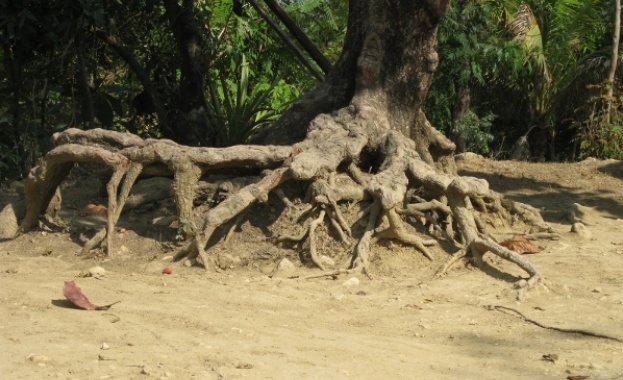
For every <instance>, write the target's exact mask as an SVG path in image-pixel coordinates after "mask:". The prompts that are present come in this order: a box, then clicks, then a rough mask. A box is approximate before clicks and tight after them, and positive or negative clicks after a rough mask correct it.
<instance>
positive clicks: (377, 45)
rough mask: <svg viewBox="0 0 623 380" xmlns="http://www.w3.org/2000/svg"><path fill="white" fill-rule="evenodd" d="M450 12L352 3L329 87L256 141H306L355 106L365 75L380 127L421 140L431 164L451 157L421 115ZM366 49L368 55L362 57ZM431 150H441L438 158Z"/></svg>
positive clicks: (444, 5)
mask: <svg viewBox="0 0 623 380" xmlns="http://www.w3.org/2000/svg"><path fill="white" fill-rule="evenodd" d="M448 9H449V0H427V1H426V0H420V1H399V2H392V3H391V4H390V3H389V2H388V1H382V0H375V1H356V0H351V1H350V3H349V22H348V32H347V34H346V39H345V43H344V49H343V51H342V55H341V56H340V58H339V60H338V61H337V63H336V64H335V65H334V66H333V69H332V70H331V71H330V72H329V74H328V76H327V78H326V79H325V81H324V82H323V83H321V84H320V85H319V86H317V87H316V88H315V89H314V90H313V91H311V92H310V93H308V94H306V95H304V96H303V97H302V98H301V99H299V100H298V101H297V102H296V103H295V104H294V106H293V107H292V108H291V109H290V110H289V111H287V112H286V113H285V114H284V115H283V116H282V117H281V119H279V120H278V121H277V122H276V123H275V125H274V126H273V127H272V128H270V129H269V130H268V131H266V132H265V133H263V134H262V135H260V136H258V138H257V139H256V140H259V141H263V142H264V143H267V144H292V143H294V142H296V141H300V140H302V139H303V138H304V137H305V134H306V132H307V127H308V125H309V123H310V121H311V120H312V119H313V118H314V117H315V116H316V115H318V114H321V113H331V112H333V111H335V110H337V109H340V108H342V107H344V106H346V105H348V104H349V103H351V100H352V98H353V96H354V94H355V88H356V86H357V83H356V77H357V76H359V78H361V79H362V80H373V81H374V83H370V86H368V87H369V88H368V89H367V90H366V94H365V97H366V99H367V100H366V102H365V103H366V106H367V107H372V108H374V109H376V110H377V111H378V113H379V115H382V116H381V117H379V119H380V120H379V122H380V123H383V124H384V126H386V127H387V128H389V129H392V130H395V131H399V132H401V133H403V134H404V135H405V136H409V137H412V138H413V139H415V140H416V141H418V143H420V144H418V145H419V146H418V153H420V154H421V155H423V156H424V157H423V158H424V159H425V161H427V162H429V163H431V162H432V156H437V157H441V156H445V155H447V154H449V153H451V151H453V150H454V145H453V144H451V143H450V142H449V141H448V140H447V139H443V138H441V137H440V136H439V135H436V134H435V133H434V131H432V130H431V126H430V123H428V121H427V120H426V116H425V115H424V113H423V112H422V111H421V106H422V103H423V101H424V98H425V97H426V94H427V92H428V89H429V87H430V84H431V81H432V75H433V73H434V72H435V70H436V69H437V65H438V63H439V56H438V54H437V49H436V48H437V28H438V23H439V20H440V18H441V17H442V16H444V15H445V13H446V12H447V11H448ZM364 46H365V47H366V52H365V53H364V54H362V49H363V48H364ZM359 60H363V61H365V64H364V66H366V67H367V69H366V72H358V69H357V64H358V61H359ZM366 78H367V79H366ZM431 144H432V145H431ZM430 149H433V150H436V151H437V152H436V153H435V154H433V155H431V154H430ZM427 151H428V152H427Z"/></svg>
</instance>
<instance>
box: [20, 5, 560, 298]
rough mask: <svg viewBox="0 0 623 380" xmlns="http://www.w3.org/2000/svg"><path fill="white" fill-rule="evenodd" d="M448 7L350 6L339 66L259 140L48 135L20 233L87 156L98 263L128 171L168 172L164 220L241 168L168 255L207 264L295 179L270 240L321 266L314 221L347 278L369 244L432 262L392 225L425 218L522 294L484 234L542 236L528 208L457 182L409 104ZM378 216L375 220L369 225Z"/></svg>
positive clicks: (442, 145) (439, 138)
mask: <svg viewBox="0 0 623 380" xmlns="http://www.w3.org/2000/svg"><path fill="white" fill-rule="evenodd" d="M448 8H449V1H448V0H417V1H414V0H402V1H397V2H394V3H392V5H391V6H390V5H388V4H387V3H386V2H384V1H381V0H374V1H372V0H371V1H366V2H362V1H356V0H352V1H351V2H350V10H349V22H348V31H347V35H346V40H345V43H344V49H343V52H342V55H341V56H340V59H339V60H338V62H337V63H336V64H335V65H334V67H333V69H332V70H331V72H330V73H329V74H328V76H327V78H326V80H325V81H324V82H323V83H321V84H320V85H318V86H317V87H316V88H315V89H314V90H312V91H311V92H309V93H308V94H306V95H304V96H303V97H301V99H300V100H299V101H297V102H296V103H295V104H294V105H293V107H292V108H291V109H290V110H288V111H287V112H286V113H285V114H284V115H283V116H282V118H281V119H280V120H278V121H277V122H276V123H275V125H274V126H273V127H272V128H270V129H269V130H268V132H267V133H266V134H264V135H263V138H264V140H265V142H267V143H268V144H272V145H238V146H233V147H229V148H192V147H184V146H180V145H178V144H176V143H174V142H172V141H169V140H143V139H141V138H139V137H137V136H134V135H129V134H121V133H117V132H112V131H104V130H99V129H94V130H90V131H80V130H75V129H70V130H67V131H64V132H61V133H58V134H56V135H55V136H54V143H55V146H56V148H54V149H53V150H52V151H50V152H49V153H48V155H47V156H46V158H45V160H44V161H43V163H42V164H41V165H40V166H39V167H37V168H36V169H35V170H33V171H32V173H31V175H30V176H29V179H28V182H27V185H26V189H25V194H26V201H27V215H26V217H25V218H24V220H23V221H22V228H23V230H28V229H29V228H32V227H33V226H34V225H35V224H36V222H37V220H38V216H39V214H40V213H41V212H42V211H43V210H45V208H46V206H47V204H48V202H49V200H50V199H51V197H52V195H53V194H54V191H55V190H56V188H57V186H58V185H59V183H60V181H61V180H62V179H63V178H64V177H65V176H66V175H67V173H68V172H69V171H70V170H71V168H72V166H73V164H74V163H75V162H77V161H83V160H88V161H94V162H99V163H103V164H105V165H107V166H109V167H111V168H112V170H113V174H112V176H111V179H110V181H109V183H108V185H107V191H108V223H107V227H106V229H104V230H102V231H100V232H99V233H98V234H97V235H96V236H95V237H93V238H92V239H91V241H90V242H89V243H87V245H86V247H85V248H86V249H90V248H92V247H94V246H95V245H97V244H100V243H101V242H102V241H103V240H104V239H105V238H106V240H107V249H108V253H109V254H111V255H112V254H114V235H115V234H114V233H113V231H114V225H115V223H116V222H117V220H118V218H119V215H120V213H121V209H122V207H123V205H124V203H125V201H126V199H127V196H128V194H129V192H130V188H131V186H132V184H133V183H134V181H135V180H136V178H137V177H138V175H139V174H140V173H141V172H149V173H152V174H153V173H163V174H165V173H169V174H170V173H172V174H173V175H174V193H175V200H176V207H177V217H178V220H179V221H180V222H182V223H184V221H188V220H190V219H192V207H193V203H192V201H193V196H194V190H195V187H196V185H197V181H198V179H199V178H200V177H201V175H203V174H206V173H213V172H215V171H223V170H229V171H232V170H236V171H238V172H241V171H246V172H247V173H249V172H251V173H254V174H256V175H258V177H256V179H255V180H254V181H253V182H252V183H251V184H244V185H243V186H242V187H241V188H240V189H239V190H238V191H234V190H233V188H234V186H233V185H232V186H230V190H231V191H230V192H229V194H228V196H227V197H226V198H225V199H224V200H223V201H222V202H221V203H219V204H218V205H217V206H216V207H214V208H211V209H209V210H208V211H207V212H206V213H205V214H204V215H203V216H202V220H201V226H200V227H199V228H197V229H195V230H193V231H191V232H192V234H191V238H190V241H189V242H188V243H187V244H186V245H185V246H184V247H183V248H182V249H181V250H180V251H179V252H178V253H177V254H176V259H181V258H184V257H191V258H195V257H199V258H200V261H201V262H202V263H203V265H204V266H205V267H206V268H208V267H209V266H210V262H211V261H210V256H209V254H208V252H206V247H207V244H208V241H209V240H210V238H211V237H212V236H213V233H214V232H215V230H216V229H218V228H220V227H221V226H222V225H223V224H224V223H226V222H227V221H229V220H232V219H234V218H236V217H237V216H239V215H241V214H243V213H244V212H245V211H246V210H247V209H248V208H249V207H250V206H251V205H253V204H254V203H256V202H263V201H266V200H267V199H268V196H269V193H272V194H274V195H276V196H278V198H279V199H281V201H282V202H283V203H284V204H285V205H287V206H288V208H296V206H295V205H294V204H293V203H292V202H291V201H290V200H289V199H287V198H286V196H285V195H284V193H283V192H281V191H279V190H280V185H283V184H284V183H285V182H298V183H300V184H302V185H305V186H307V195H306V197H305V199H304V200H303V202H304V203H305V206H304V208H303V209H301V210H299V211H300V212H301V213H314V214H313V215H316V217H315V218H314V220H313V221H312V222H311V223H310V224H309V225H308V226H307V228H306V232H305V233H304V234H302V235H301V236H290V237H288V236H285V237H282V240H306V239H307V240H308V241H309V246H310V252H309V255H310V257H311V260H312V261H313V262H314V263H315V264H316V265H317V266H318V267H320V268H322V269H324V267H323V264H322V263H321V262H320V261H319V259H318V257H317V254H316V248H315V244H316V243H315V229H316V227H317V225H318V224H319V223H323V222H324V221H325V219H327V220H328V221H329V223H330V225H331V226H332V227H333V228H334V229H335V230H336V232H337V233H338V236H339V237H340V239H341V240H342V241H343V242H344V243H345V244H351V241H352V240H353V239H354V240H356V243H352V249H353V251H352V253H353V254H352V262H351V266H350V269H349V270H352V271H355V270H363V271H366V270H367V269H368V264H369V262H368V255H369V252H370V246H371V244H373V243H374V242H376V241H378V240H380V239H395V240H399V241H402V242H404V243H406V244H410V245H413V246H415V247H416V249H417V250H418V251H420V252H421V253H422V254H424V255H425V256H427V257H429V258H432V256H431V254H430V252H429V249H428V248H427V246H430V245H434V244H436V243H437V241H436V240H435V239H430V238H427V237H422V236H421V235H419V234H417V233H415V232H413V230H412V229H411V228H410V227H409V226H408V225H407V224H406V223H405V221H404V220H403V219H402V216H403V215H414V216H418V217H422V218H427V220H428V222H427V224H428V225H429V226H430V228H431V229H432V230H434V231H435V234H433V237H435V238H436V239H440V240H444V241H446V242H447V243H448V244H452V245H454V246H456V247H457V248H458V253H457V254H455V256H454V257H453V258H454V259H456V258H457V257H461V256H465V255H473V257H474V260H476V262H478V263H481V258H482V255H483V254H484V253H485V252H487V251H491V252H493V253H494V254H496V255H498V256H500V257H502V258H505V259H507V260H510V261H512V262H514V263H516V264H517V265H519V266H520V267H521V268H523V269H524V270H525V271H527V272H528V274H529V278H528V279H527V281H526V280H522V285H523V286H524V287H526V288H527V287H529V286H531V285H533V284H534V283H535V282H536V281H538V279H539V277H540V274H539V272H538V271H537V270H536V269H535V268H534V267H533V266H532V265H531V264H530V263H529V262H528V261H527V260H525V259H524V258H523V257H521V256H520V255H519V254H517V253H516V252H513V251H510V250H509V249H506V248H504V247H503V246H501V245H500V244H499V243H497V242H496V241H495V240H494V239H493V238H492V237H491V235H490V233H491V231H490V228H491V226H500V225H508V224H509V223H511V221H512V220H513V219H517V220H521V221H524V222H525V223H528V224H531V225H534V226H536V227H537V228H538V229H539V230H540V231H542V230H548V227H547V225H546V224H545V223H544V222H543V219H542V218H541V216H540V215H539V213H538V212H537V211H536V210H535V209H533V208H531V207H530V206H527V205H524V204H521V203H518V202H513V201H510V200H506V199H502V197H501V196H500V195H499V194H497V193H495V192H493V191H491V190H490V189H489V188H488V184H487V182H486V181H484V180H479V179H476V178H470V177H460V176H457V174H456V170H455V167H454V159H453V156H452V153H453V151H454V145H453V144H452V143H451V142H450V141H449V140H448V139H447V138H445V137H444V136H443V135H441V134H440V133H439V132H438V131H437V130H436V129H435V128H434V127H433V126H432V125H431V124H430V123H429V122H428V120H427V118H426V115H425V114H424V112H423V111H422V109H421V106H422V103H423V101H424V99H425V97H426V94H427V91H428V88H429V86H430V83H431V80H432V75H433V72H434V71H435V69H436V68H437V65H438V62H439V57H438V54H437V51H436V45H437V28H438V25H439V22H440V20H441V18H442V17H443V16H444V15H445V14H446V12H447V11H448ZM343 202H356V203H362V204H363V205H364V206H365V207H364V210H365V211H364V213H363V214H364V218H367V223H366V224H367V226H366V228H365V230H364V231H362V233H361V234H358V235H355V236H353V232H352V229H351V225H350V223H349V222H348V221H347V220H346V219H345V218H344V217H343V215H342V211H341V208H340V203H343ZM383 219H386V220H387V223H386V225H382V224H381V221H382V220H383ZM379 225H381V226H382V227H383V228H380V227H379ZM187 226H188V227H192V225H190V224H188V225H187ZM377 228H379V229H380V230H379V231H377Z"/></svg>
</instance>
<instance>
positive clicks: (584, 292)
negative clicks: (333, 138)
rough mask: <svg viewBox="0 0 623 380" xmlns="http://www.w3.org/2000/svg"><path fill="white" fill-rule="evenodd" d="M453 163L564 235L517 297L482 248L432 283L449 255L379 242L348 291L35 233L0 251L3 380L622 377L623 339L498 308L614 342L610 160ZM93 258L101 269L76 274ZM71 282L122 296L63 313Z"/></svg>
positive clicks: (257, 242) (614, 223)
mask: <svg viewBox="0 0 623 380" xmlns="http://www.w3.org/2000/svg"><path fill="white" fill-rule="evenodd" d="M460 167H461V170H462V172H463V174H469V175H474V176H478V177H481V178H486V179H488V180H489V181H490V182H491V186H492V187H493V188H494V189H496V190H498V191H501V192H502V193H504V194H506V195H507V196H509V197H511V198H513V199H520V200H522V201H526V202H528V203H530V204H532V205H535V206H537V207H540V208H542V211H543V214H544V216H545V218H546V219H547V221H548V222H549V223H551V224H552V225H553V226H554V227H555V228H556V229H557V230H558V231H559V232H561V233H562V235H563V238H562V239H561V240H559V241H540V242H538V244H539V245H541V246H543V247H544V250H543V251H542V252H541V253H539V254H536V255H531V256H530V257H529V258H530V260H531V261H532V262H533V264H534V265H535V266H536V267H537V268H539V269H540V270H541V271H542V272H543V274H544V276H545V279H544V280H543V281H542V282H541V283H540V284H538V285H537V286H536V287H535V288H534V289H533V290H531V291H530V292H529V293H528V295H527V298H526V300H525V301H524V302H522V303H517V302H516V301H515V295H516V293H515V290H513V287H512V283H513V282H514V281H516V280H518V279H519V278H520V277H521V276H523V275H524V273H522V272H521V270H520V269H518V268H517V267H515V266H513V265H510V264H507V263H505V262H500V261H499V260H498V259H496V258H495V257H489V255H488V256H487V262H488V263H489V264H490V268H489V269H487V270H486V272H483V271H480V270H468V269H464V268H456V269H454V270H452V271H451V272H450V273H449V274H448V275H447V276H445V277H443V278H439V279H436V278H434V277H433V274H434V272H435V270H436V269H437V268H438V266H439V265H440V264H441V263H442V262H443V260H445V259H446V258H447V253H445V252H444V251H442V250H438V251H436V252H435V255H436V258H437V259H436V261H435V262H433V263H431V262H429V261H428V260H426V259H425V258H422V257H421V256H420V255H418V254H417V253H415V251H414V250H413V249H411V248H409V247H403V246H401V245H399V244H393V243H389V244H387V245H383V246H382V247H380V248H378V249H377V252H378V254H377V255H376V257H375V258H374V262H373V266H374V267H373V269H374V271H375V276H374V278H373V279H368V278H366V277H365V276H357V279H358V280H359V284H355V285H350V286H346V285H345V284H344V283H345V281H347V280H349V277H348V276H347V277H339V278H337V279H335V280H332V279H325V278H316V279H306V277H307V276H311V275H314V274H318V271H317V270H313V269H305V268H301V267H297V270H296V272H295V273H294V274H295V275H296V276H298V277H297V278H286V277H279V276H277V277H273V278H270V277H269V276H267V275H266V274H264V273H263V272H266V271H267V269H266V268H267V267H268V266H269V265H268V264H266V265H263V264H261V263H260V264H253V265H252V264H251V263H249V264H248V265H246V266H243V267H242V268H240V266H239V267H238V268H237V269H235V270H228V271H224V272H222V273H214V272H204V271H202V270H201V269H199V268H197V267H193V268H188V267H185V266H183V265H181V264H173V265H172V269H173V274H171V275H163V274H162V273H161V272H162V269H163V268H164V267H165V266H167V265H168V263H167V262H166V261H163V260H162V258H163V257H165V256H166V255H168V254H170V253H167V252H164V250H163V247H164V246H165V245H166V244H165V243H163V240H166V239H164V238H163V237H162V233H160V232H158V230H157V229H152V230H150V231H151V232H149V233H147V232H142V233H139V232H137V233H134V229H131V228H128V232H127V233H126V234H125V236H124V237H123V239H125V240H124V246H125V247H126V248H127V250H126V251H124V252H125V253H124V254H121V255H120V256H119V257H117V258H115V259H112V260H104V259H102V258H99V259H98V258H88V259H85V258H83V257H80V256H76V255H75V253H76V252H78V251H79V249H80V245H79V242H80V234H81V233H83V232H80V231H81V230H79V229H78V227H77V226H76V228H75V231H74V232H72V234H64V233H46V234H42V233H41V232H33V233H30V234H28V235H25V236H22V237H20V238H18V239H16V240H13V241H7V242H2V243H0V288H1V289H2V290H1V293H0V301H1V305H2V306H1V307H0V373H1V374H2V375H1V376H0V377H1V378H2V379H44V378H52V379H150V378H153V379H243V378H247V379H349V378H350V379H381V378H383V379H416V378H417V379H453V380H454V379H566V378H567V377H568V376H575V375H584V376H590V378H589V379H590V380H595V379H623V343H620V342H617V341H613V340H607V339H602V338H595V337H589V336H582V335H578V334H572V333H563V332H558V331H553V330H548V329H543V328H540V327H537V326H535V325H533V324H530V323H528V322H526V321H525V320H523V319H522V318H520V317H518V316H517V315H515V314H512V313H507V312H504V311H503V310H499V309H495V308H494V307H492V306H496V305H499V306H505V307H510V308H514V309H516V310H518V311H521V312H522V313H524V314H525V315H526V316H527V317H529V318H531V319H534V320H537V321H539V322H540V323H542V324H544V325H548V326H556V327H559V328H566V329H573V328H578V329H587V330H592V331H595V332H597V333H602V334H608V335H612V336H616V337H619V338H621V339H623V292H621V286H622V285H623V280H622V278H621V273H622V268H623V234H622V233H621V231H623V220H622V219H623V196H622V194H623V193H622V192H621V188H622V185H623V181H622V180H621V178H623V175H622V173H623V170H622V169H621V167H622V166H621V163H620V162H614V161H613V162H590V161H589V162H583V163H578V164H528V163H514V162H494V161H489V160H481V159H478V158H475V159H469V160H463V161H461V163H460ZM603 171H607V172H608V173H610V174H607V173H603ZM66 199H67V198H66ZM573 203H581V204H583V205H586V206H592V207H595V210H596V212H597V215H598V216H597V217H596V219H594V223H593V225H589V226H588V229H589V231H590V233H591V234H592V238H591V239H582V238H579V237H578V236H576V235H575V234H571V233H569V232H568V231H569V229H570V223H569V222H568V221H566V219H565V213H566V211H567V210H568V209H569V207H570V205H571V204H573ZM266 207H269V206H266ZM130 219H131V218H129V219H128V220H127V221H126V222H127V223H128V225H131V224H130V223H131V222H132V223H135V224H134V225H139V224H140V223H141V221H142V220H143V219H142V218H141V217H140V215H139V216H138V217H136V216H135V218H134V219H132V220H130ZM262 228H263V227H261V226H256V225H255V224H254V223H253V222H252V221H251V223H247V224H244V225H243V226H242V231H241V232H239V233H238V234H237V235H236V236H234V238H233V239H232V241H231V242H230V243H228V244H227V245H226V246H225V248H222V249H224V250H226V251H227V252H229V253H230V254H231V255H224V257H229V258H231V256H236V255H238V253H240V252H241V251H246V250H248V251H253V252H255V251H257V250H258V249H260V250H261V249H264V248H266V249H270V247H271V246H272V244H269V243H270V242H269V241H268V239H267V238H266V233H265V231H264V233H263V232H262ZM136 231H139V229H138V227H137V228H136ZM333 247H334V246H333V245H331V244H330V243H327V244H326V247H325V248H324V250H325V251H324V252H325V253H327V254H328V251H329V250H330V249H333ZM321 249H322V248H321ZM279 252H281V251H279ZM284 252H287V251H284ZM293 261H294V262H295V263H296V264H297V265H298V262H296V261H295V260H293ZM94 265H101V266H102V267H104V268H105V269H106V270H107V273H106V276H105V277H103V278H102V279H100V280H98V279H95V278H92V277H90V278H81V277H77V276H78V274H79V273H80V272H81V271H82V270H85V269H87V268H89V267H91V266H94ZM271 265H272V264H271ZM70 279H74V280H75V281H76V283H77V284H78V286H80V287H81V288H82V290H83V291H84V293H85V294H86V295H87V296H88V297H89V298H90V299H91V301H92V302H93V303H96V304H107V303H112V302H115V301H122V302H121V303H119V304H116V305H114V306H113V307H112V308H111V309H110V310H108V311H80V310H76V309H72V308H68V307H67V304H66V302H65V301H63V299H64V297H63V295H62V287H63V281H65V280H70Z"/></svg>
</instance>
